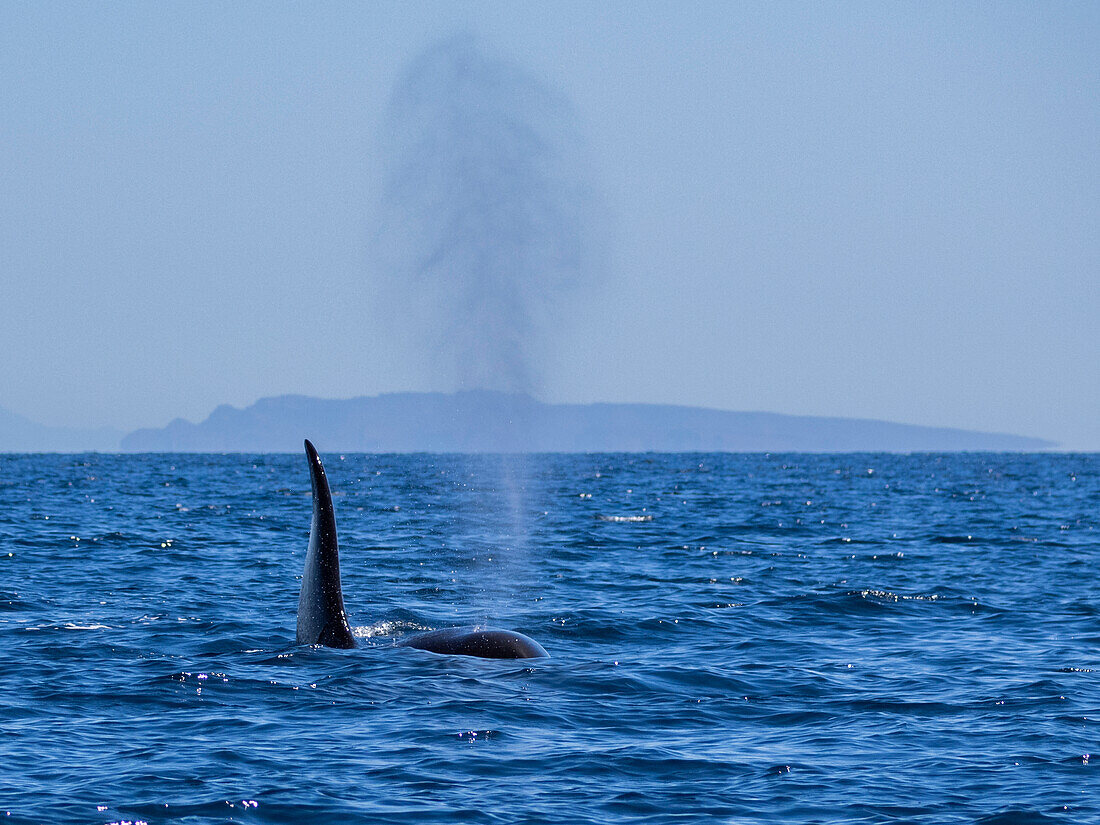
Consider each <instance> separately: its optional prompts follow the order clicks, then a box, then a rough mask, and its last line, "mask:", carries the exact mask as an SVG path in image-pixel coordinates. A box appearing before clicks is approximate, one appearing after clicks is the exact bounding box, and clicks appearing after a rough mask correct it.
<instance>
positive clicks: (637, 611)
mask: <svg viewBox="0 0 1100 825" xmlns="http://www.w3.org/2000/svg"><path fill="white" fill-rule="evenodd" d="M324 458H325V462H326V466H327V469H328V476H329V479H330V482H331V484H332V486H333V489H334V492H335V495H336V497H335V503H336V510H337V519H338V525H339V532H340V540H341V547H342V555H341V566H342V569H343V577H344V596H345V601H346V603H347V607H348V611H349V614H350V616H351V618H352V624H353V625H356V626H358V627H357V631H356V632H357V634H358V635H359V636H360V637H361V640H362V642H363V644H362V646H361V647H360V648H359V649H356V650H351V651H343V650H329V649H321V648H308V647H297V646H295V644H294V625H295V610H296V607H297V598H298V576H300V574H301V567H302V563H303V559H304V553H305V548H306V540H307V536H308V532H309V519H310V498H309V489H310V486H309V475H308V470H307V465H306V462H305V458H304V456H295V455H265V456H236V455H228V456H222V455H218V456H213V455H199V456H184V455H137V456H114V455H82V456H51V455H15V456H12V455H8V456H0V570H2V571H3V575H2V579H0V818H2V819H3V820H6V821H9V822H17V823H37V822H57V823H65V822H80V823H85V822H87V823H117V822H147V823H161V822H181V823H182V822H186V823H214V822H402V823H409V822H455V821H461V822H471V823H503V822H507V823H512V822H523V823H565V822H570V823H611V822H631V823H634V822H638V823H641V822H645V823H665V822H677V823H681V822H683V823H689V822H732V823H812V822H822V823H841V822H843V823H857V822H858V823H877V822H911V823H954V822H959V823H962V822H966V823H973V822H979V823H989V824H992V823H1005V824H1006V823H1033V822H1067V823H1069V822H1073V823H1083V822H1100V774H1098V773H1097V770H1098V763H1100V584H1098V575H1097V574H1098V570H1100V456H1097V455H998V454H951V455H913V456H900V455H723V454H699V455H679V454H678V455H557V456H554V455H549V456H526V457H522V456H520V457H517V456H503V457H502V456H436V455H411V456H394V455H387V456H366V455H346V456H340V455H326V456H324ZM486 620H491V622H492V623H493V624H496V625H497V626H502V627H509V628H513V629H516V630H520V631H522V632H524V633H527V634H528V635H530V636H532V637H534V638H535V639H538V640H539V641H540V642H542V644H543V645H544V646H545V647H546V648H547V649H548V650H549V651H550V653H551V656H552V658H551V659H549V660H540V661H518V662H517V661H487V660H479V659H473V658H469V657H446V656H440V655H436V654H432V653H426V652H423V651H417V650H412V649H408V648H397V647H394V640H395V639H396V638H399V637H400V636H401V635H402V634H405V633H408V632H411V631H414V630H417V629H420V628H434V627H445V626H448V625H452V624H467V623H477V622H484V621H486ZM5 814H6V816H5Z"/></svg>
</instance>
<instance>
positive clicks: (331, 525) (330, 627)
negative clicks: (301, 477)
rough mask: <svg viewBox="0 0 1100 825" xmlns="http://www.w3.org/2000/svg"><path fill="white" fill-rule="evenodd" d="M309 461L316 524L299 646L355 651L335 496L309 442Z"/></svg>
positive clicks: (305, 576) (300, 606)
mask: <svg viewBox="0 0 1100 825" xmlns="http://www.w3.org/2000/svg"><path fill="white" fill-rule="evenodd" d="M306 458H307V459H308V460H309V474H310V480H311V481H312V484H313V521H312V523H311V524H310V528H309V552H307V553H306V566H305V570H304V571H303V572H302V592H301V595H300V596H299V597H298V644H300V645H324V646H325V647H355V636H353V635H352V632H351V627H349V626H348V615H347V613H346V612H345V610H344V594H343V592H342V591H341V589H340V550H339V546H338V544H337V541H336V512H335V510H334V509H333V507H332V494H331V493H330V492H329V488H328V478H326V477H325V467H324V465H323V464H322V463H321V457H320V456H319V455H317V450H316V449H314V447H313V445H312V444H310V443H309V440H308V439H307V440H306Z"/></svg>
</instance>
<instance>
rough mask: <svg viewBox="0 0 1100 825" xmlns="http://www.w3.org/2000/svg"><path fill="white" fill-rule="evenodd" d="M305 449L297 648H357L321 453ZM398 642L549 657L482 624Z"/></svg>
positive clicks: (439, 649) (490, 655) (526, 640)
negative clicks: (307, 518) (308, 508)
mask: <svg viewBox="0 0 1100 825" xmlns="http://www.w3.org/2000/svg"><path fill="white" fill-rule="evenodd" d="M305 447H306V458H307V459H308V460H309V472H310V480H311V482H312V486H313V521H312V523H311V524H310V528H309V551H308V552H307V553H306V566H305V570H304V571H303V572H302V592H301V594H300V595H299V597H298V634H297V639H298V644H301V645H323V646H324V647H341V648H350V647H355V646H356V645H355V635H354V634H353V633H352V631H351V627H350V626H349V625H348V616H347V612H346V611H345V610H344V595H343V592H342V591H341V589H340V552H339V545H338V542H337V540H336V513H335V510H334V509H333V506H332V493H331V492H330V491H329V486H328V478H327V477H326V476H325V467H324V465H323V464H322V463H321V457H320V456H319V455H317V450H316V449H315V448H314V446H313V445H312V444H311V443H310V442H309V440H308V439H307V440H306V442H305ZM398 644H399V646H401V647H413V648H417V649H419V650H427V651H430V652H432V653H447V654H452V655H459V656H479V657H481V658H483V659H535V658H543V657H548V656H549V654H548V653H547V652H546V650H545V649H544V648H543V646H542V645H540V644H539V643H538V642H536V641H535V640H534V639H532V638H530V637H528V636H524V635H523V634H522V633H516V632H515V631H512V630H498V629H496V628H491V627H481V626H469V627H448V628H444V629H442V630H429V631H427V632H426V633H417V634H415V635H413V636H410V637H409V638H407V639H403V640H402V641H401V642H399V643H398Z"/></svg>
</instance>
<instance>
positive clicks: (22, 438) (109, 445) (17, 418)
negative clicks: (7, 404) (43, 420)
mask: <svg viewBox="0 0 1100 825" xmlns="http://www.w3.org/2000/svg"><path fill="white" fill-rule="evenodd" d="M122 435H123V434H122V433H121V432H120V431H118V430H113V429H111V428H110V427H101V428H99V429H94V430H93V429H78V428H76V427H48V426H46V425H45V424H38V423H37V422H34V421H31V420H30V419H28V418H24V417H23V416H21V415H16V414H15V413H13V412H11V411H10V410H5V409H4V408H3V407H0V453H83V452H101V453H114V452H118V449H119V441H120V439H121V438H122Z"/></svg>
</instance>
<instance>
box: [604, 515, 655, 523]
mask: <svg viewBox="0 0 1100 825" xmlns="http://www.w3.org/2000/svg"><path fill="white" fill-rule="evenodd" d="M596 519H597V520H598V521H611V522H615V523H616V524H625V523H628V522H642V521H653V516H648V515H647V516H602V515H601V516H596Z"/></svg>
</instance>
